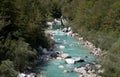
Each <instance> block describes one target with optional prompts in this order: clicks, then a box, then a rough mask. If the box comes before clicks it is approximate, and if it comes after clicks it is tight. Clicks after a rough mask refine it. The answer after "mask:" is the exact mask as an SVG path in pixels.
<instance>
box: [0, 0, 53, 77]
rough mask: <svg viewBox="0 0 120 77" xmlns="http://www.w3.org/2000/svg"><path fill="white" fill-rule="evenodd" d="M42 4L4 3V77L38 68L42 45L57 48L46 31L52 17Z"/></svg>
mask: <svg viewBox="0 0 120 77" xmlns="http://www.w3.org/2000/svg"><path fill="white" fill-rule="evenodd" d="M42 2H43V0H0V77H17V76H16V75H17V74H18V71H21V72H23V70H25V69H27V68H28V67H31V66H34V64H35V60H36V57H37V55H38V48H39V46H42V47H43V48H47V49H49V48H50V47H51V46H52V45H53V42H52V41H51V40H50V38H47V36H46V35H45V34H44V29H43V28H42V27H43V25H42V24H41V23H44V22H45V21H46V20H48V19H49V18H50V17H49V15H50V14H49V11H48V10H47V9H46V10H45V9H43V8H47V7H45V4H42ZM39 52H40V51H39Z"/></svg>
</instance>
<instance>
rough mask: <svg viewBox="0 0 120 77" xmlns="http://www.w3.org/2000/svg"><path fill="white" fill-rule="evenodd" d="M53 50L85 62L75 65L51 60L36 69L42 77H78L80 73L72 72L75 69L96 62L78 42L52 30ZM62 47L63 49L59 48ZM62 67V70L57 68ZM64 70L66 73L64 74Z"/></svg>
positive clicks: (58, 31) (94, 57) (95, 58)
mask: <svg viewBox="0 0 120 77" xmlns="http://www.w3.org/2000/svg"><path fill="white" fill-rule="evenodd" d="M53 32H54V35H53V37H54V40H55V49H54V51H63V53H67V54H69V55H70V56H71V58H72V59H75V58H78V57H80V58H82V59H84V60H85V62H78V63H75V64H66V63H65V60H63V59H62V60H58V59H52V60H51V61H49V62H47V63H46V64H43V65H40V67H38V73H39V74H41V75H42V76H43V77H78V76H79V75H80V73H75V72H73V71H72V70H73V69H74V68H75V67H81V66H85V65H86V64H88V63H91V62H96V61H97V57H96V56H94V55H93V54H90V51H89V50H88V49H87V48H86V47H84V46H83V45H81V44H80V43H79V41H78V40H77V39H75V38H73V37H71V36H66V33H64V32H62V31H60V30H54V31H53ZM60 46H63V47H64V48H60ZM59 66H64V68H59ZM65 70H67V71H68V72H67V73H65Z"/></svg>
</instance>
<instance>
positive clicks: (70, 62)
mask: <svg viewBox="0 0 120 77" xmlns="http://www.w3.org/2000/svg"><path fill="white" fill-rule="evenodd" d="M65 62H66V63H67V64H74V63H75V61H74V60H73V59H65Z"/></svg>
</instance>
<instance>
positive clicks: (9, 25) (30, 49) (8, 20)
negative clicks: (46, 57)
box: [0, 0, 120, 77]
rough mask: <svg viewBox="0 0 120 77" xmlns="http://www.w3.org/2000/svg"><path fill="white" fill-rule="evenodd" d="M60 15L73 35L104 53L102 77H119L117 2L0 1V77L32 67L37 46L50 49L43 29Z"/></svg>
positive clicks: (119, 15) (119, 14) (10, 76)
mask: <svg viewBox="0 0 120 77" xmlns="http://www.w3.org/2000/svg"><path fill="white" fill-rule="evenodd" d="M61 15H62V16H63V17H64V18H66V19H68V20H69V21H70V23H69V26H71V27H72V29H73V30H74V32H78V33H79V34H80V35H81V36H82V37H84V38H85V39H86V40H89V41H91V42H92V43H94V44H95V45H96V46H97V47H100V48H101V49H102V50H103V51H104V52H106V53H107V56H105V57H103V58H102V62H101V63H102V65H103V68H104V69H105V73H104V74H103V76H104V77H119V76H120V68H119V67H120V61H119V60H120V51H119V50H120V34H119V33H120V1H119V0H0V76H1V77H15V76H16V75H17V72H18V71H22V70H24V69H26V67H28V66H32V65H33V64H34V61H35V59H36V56H37V53H38V52H37V51H38V47H39V46H42V47H44V48H47V49H49V48H50V46H51V45H52V44H53V42H52V41H51V40H50V39H48V38H47V37H46V36H45V34H44V30H43V27H44V26H45V22H46V21H47V20H49V21H51V20H52V19H53V18H60V17H61Z"/></svg>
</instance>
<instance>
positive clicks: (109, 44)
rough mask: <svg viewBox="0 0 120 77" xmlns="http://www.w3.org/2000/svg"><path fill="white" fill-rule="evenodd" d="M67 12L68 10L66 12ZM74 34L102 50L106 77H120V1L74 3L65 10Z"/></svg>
mask: <svg viewBox="0 0 120 77" xmlns="http://www.w3.org/2000/svg"><path fill="white" fill-rule="evenodd" d="M65 10H68V11H65ZM62 13H63V16H64V17H66V18H69V20H71V23H70V24H69V26H72V28H73V29H74V31H75V32H78V33H79V34H80V35H81V36H83V37H84V38H85V39H86V40H89V41H91V42H93V43H94V44H95V45H96V46H97V47H100V48H101V49H102V50H103V51H104V52H106V53H107V56H105V57H104V58H102V65H103V67H104V69H105V73H104V74H103V76H104V77H119V76H120V61H119V60H120V51H119V50H120V34H119V33H120V1H119V0H73V1H72V2H70V3H69V4H68V5H67V6H65V7H64V8H63V11H62Z"/></svg>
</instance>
